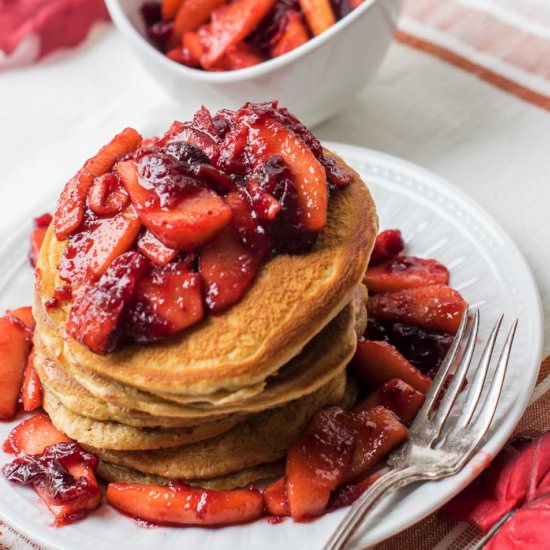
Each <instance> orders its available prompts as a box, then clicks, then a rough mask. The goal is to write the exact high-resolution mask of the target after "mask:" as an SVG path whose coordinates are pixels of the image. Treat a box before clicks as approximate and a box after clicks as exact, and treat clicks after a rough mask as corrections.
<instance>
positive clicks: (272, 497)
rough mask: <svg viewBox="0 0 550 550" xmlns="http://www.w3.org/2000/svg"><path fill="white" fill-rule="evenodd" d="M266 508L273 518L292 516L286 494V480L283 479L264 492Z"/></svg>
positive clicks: (269, 486)
mask: <svg viewBox="0 0 550 550" xmlns="http://www.w3.org/2000/svg"><path fill="white" fill-rule="evenodd" d="M264 501H265V508H266V510H267V511H268V512H269V513H270V514H271V515H272V516H288V515H290V507H289V505H288V497H287V493H286V479H285V478H284V477H282V478H281V479H278V480H277V481H275V482H273V483H272V484H271V485H268V486H267V487H266V488H265V490H264Z"/></svg>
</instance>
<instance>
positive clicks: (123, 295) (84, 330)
mask: <svg viewBox="0 0 550 550" xmlns="http://www.w3.org/2000/svg"><path fill="white" fill-rule="evenodd" d="M148 269H149V262H148V260H147V259H146V258H145V257H144V256H142V255H141V254H140V253H139V252H134V251H131V252H126V253H125V254H122V256H119V257H118V258H116V259H115V260H114V261H113V263H112V264H111V265H110V266H109V268H108V269H107V271H106V272H105V273H104V274H103V275H102V276H101V277H100V279H99V280H98V281H94V282H91V283H88V284H86V285H85V286H84V287H82V288H81V289H80V290H79V292H78V295H77V297H76V299H75V301H74V303H73V306H72V308H71V311H70V313H69V318H68V321H67V326H66V331H67V334H69V336H72V337H73V338H74V339H75V340H77V341H78V342H80V343H81V344H84V345H85V346H87V347H88V348H89V349H90V350H91V351H93V352H94V353H101V354H105V353H109V352H111V351H113V350H114V349H115V347H116V344H117V341H118V338H119V337H120V334H119V330H118V329H119V321H120V319H121V316H122V313H123V312H124V310H125V308H126V306H127V305H128V303H129V302H130V301H131V299H132V297H133V295H134V289H135V287H136V283H137V282H138V280H139V279H140V278H141V277H142V276H143V275H144V273H145V272H146V271H147V270H148Z"/></svg>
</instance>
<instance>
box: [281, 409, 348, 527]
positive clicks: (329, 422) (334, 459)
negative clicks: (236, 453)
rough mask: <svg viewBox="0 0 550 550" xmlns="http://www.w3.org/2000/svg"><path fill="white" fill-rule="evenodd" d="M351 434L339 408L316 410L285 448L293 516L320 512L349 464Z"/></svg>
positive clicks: (309, 515) (344, 474)
mask: <svg viewBox="0 0 550 550" xmlns="http://www.w3.org/2000/svg"><path fill="white" fill-rule="evenodd" d="M354 446H355V433H354V429H353V427H351V426H350V423H349V415H348V414H347V413H346V412H345V411H343V410H342V409H340V408H339V407H330V408H328V409H323V410H321V411H319V412H318V413H317V414H316V415H315V417H314V418H313V420H312V421H311V422H310V424H309V426H308V427H307V429H306V431H305V433H304V434H303V435H302V437H301V438H300V440H299V441H297V442H296V443H295V444H294V445H293V446H292V447H291V448H290V450H289V451H288V455H287V462H286V478H287V495H288V503H289V506H290V513H291V515H292V517H293V518H294V519H304V518H306V517H311V516H317V515H319V514H321V513H322V512H323V511H324V510H325V508H326V506H327V503H328V501H329V498H330V494H331V492H332V491H333V490H334V489H336V487H338V486H339V485H340V483H342V481H343V480H344V477H345V476H346V473H347V471H348V468H349V465H350V464H351V460H352V456H353V450H354Z"/></svg>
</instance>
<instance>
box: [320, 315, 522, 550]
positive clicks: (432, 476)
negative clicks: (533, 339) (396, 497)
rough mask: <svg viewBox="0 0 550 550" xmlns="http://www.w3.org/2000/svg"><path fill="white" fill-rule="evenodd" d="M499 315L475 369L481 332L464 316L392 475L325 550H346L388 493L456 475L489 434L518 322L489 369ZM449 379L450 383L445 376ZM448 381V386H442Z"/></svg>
mask: <svg viewBox="0 0 550 550" xmlns="http://www.w3.org/2000/svg"><path fill="white" fill-rule="evenodd" d="M501 324H502V315H501V316H500V318H499V319H498V321H497V322H496V323H495V325H494V327H493V329H492V331H491V334H490V336H489V338H488V340H487V343H486V344H485V348H484V349H483V352H482V353H481V356H480V359H479V363H478V365H477V368H476V369H471V368H470V366H471V364H472V357H473V355H474V351H475V348H476V340H477V334H478V329H479V311H478V310H477V309H476V310H474V311H473V312H471V313H470V312H468V311H467V312H465V314H464V316H463V318H462V320H461V323H460V327H459V329H458V331H457V333H456V337H455V339H454V341H453V344H452V346H451V348H450V349H449V352H448V354H447V356H446V357H445V360H444V361H443V363H442V364H441V367H440V368H439V371H438V373H437V375H436V377H435V378H434V380H433V383H432V385H431V387H430V389H429V391H428V393H427V394H426V399H425V401H424V405H423V406H422V408H421V409H420V411H419V412H418V415H417V417H416V419H415V421H414V422H413V424H412V426H411V428H410V430H409V439H408V441H407V442H406V443H405V444H404V445H403V446H402V447H400V448H399V449H397V450H396V451H394V452H393V453H392V454H391V455H390V456H389V458H388V460H387V463H388V466H389V467H390V470H389V471H388V473H387V474H385V475H383V476H382V477H380V478H379V479H377V480H376V481H375V482H374V483H373V484H372V485H371V486H370V487H369V488H368V489H367V490H366V491H365V492H364V493H363V494H362V495H361V496H360V497H359V498H358V499H357V500H356V501H355V503H354V504H353V505H352V507H351V508H350V510H349V512H348V513H347V514H346V516H345V517H344V519H343V520H342V521H341V522H340V524H339V525H338V527H337V528H336V530H335V531H334V533H333V534H332V536H331V537H330V540H329V541H328V542H327V544H326V545H325V547H324V550H337V549H341V548H344V546H345V544H346V542H347V541H348V540H349V538H350V537H351V535H352V534H353V533H354V532H355V530H356V529H357V527H358V526H359V524H360V522H361V521H362V520H363V518H364V517H365V515H366V514H367V512H368V511H369V510H370V509H371V508H372V507H373V505H374V504H375V502H376V501H377V500H378V499H379V498H380V497H381V496H382V495H384V494H385V493H387V491H389V490H390V489H396V488H401V487H405V486H406V485H409V484H411V483H414V482H416V481H422V480H436V479H441V478H443V477H447V476H451V475H454V474H456V473H458V472H459V471H460V470H461V469H462V468H463V467H464V466H465V465H466V463H467V462H468V461H469V460H470V458H471V457H472V456H473V454H474V452H475V450H476V448H477V447H478V445H479V444H480V442H481V440H482V439H483V437H484V436H485V434H486V433H487V430H488V429H489V426H490V425H491V422H492V420H493V417H494V414H495V410H496V408H497V404H498V401H499V398H500V393H501V390H502V386H503V383H504V377H505V375H506V369H507V366H508V362H509V359H510V351H511V348H512V342H513V340H514V335H515V332H516V328H517V324H518V321H517V319H516V320H515V321H514V323H513V324H512V327H511V328H510V331H509V332H508V335H507V337H506V340H505V342H504V345H503V346H502V350H501V353H500V357H499V359H498V361H497V362H496V364H494V366H492V367H491V365H492V364H493V362H492V361H491V358H492V355H493V351H494V348H495V342H496V339H497V336H498V333H499V330H500V326H501ZM468 372H470V373H471V376H469V377H468V378H469V384H468V388H467V393H466V395H465V399H464V403H463V405H462V408H461V410H460V414H458V415H451V410H452V408H453V405H454V403H455V401H456V399H457V396H458V394H459V392H460V391H461V389H462V387H463V384H464V381H465V380H466V375H467V374H468ZM451 373H452V378H451V379H450V381H448V378H449V375H450V374H451ZM446 382H447V385H445V384H446Z"/></svg>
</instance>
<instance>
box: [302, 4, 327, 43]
mask: <svg viewBox="0 0 550 550" xmlns="http://www.w3.org/2000/svg"><path fill="white" fill-rule="evenodd" d="M300 6H301V8H302V11H303V12H304V15H305V16H306V21H307V24H308V25H309V28H310V29H311V32H312V33H313V34H314V35H318V34H321V33H322V32H323V31H326V30H327V29H328V28H329V27H332V25H334V23H336V18H335V17H334V12H333V11H332V7H331V5H330V0H300Z"/></svg>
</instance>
